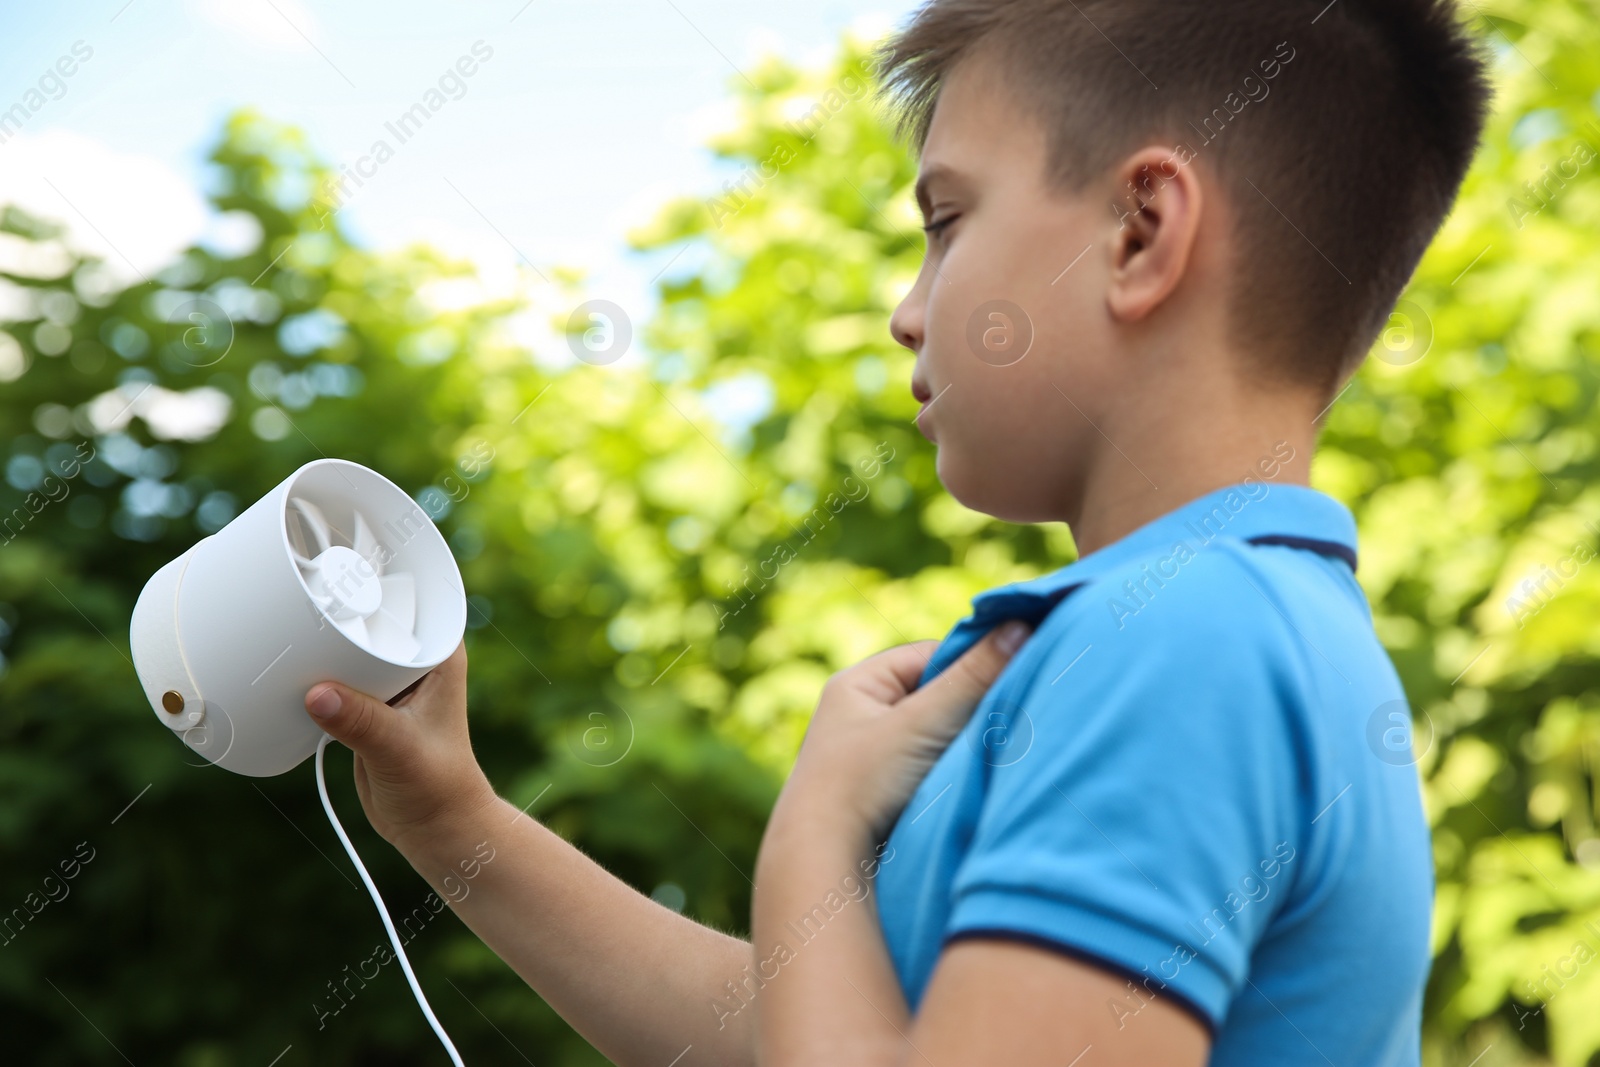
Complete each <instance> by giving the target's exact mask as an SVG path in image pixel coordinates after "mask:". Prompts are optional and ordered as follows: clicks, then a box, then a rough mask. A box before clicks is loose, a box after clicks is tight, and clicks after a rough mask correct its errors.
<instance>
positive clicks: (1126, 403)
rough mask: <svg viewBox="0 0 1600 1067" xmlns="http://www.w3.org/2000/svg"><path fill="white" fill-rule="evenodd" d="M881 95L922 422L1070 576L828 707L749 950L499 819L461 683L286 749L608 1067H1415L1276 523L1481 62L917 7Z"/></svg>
mask: <svg viewBox="0 0 1600 1067" xmlns="http://www.w3.org/2000/svg"><path fill="white" fill-rule="evenodd" d="M882 70H883V73H884V75H885V77H886V79H887V81H888V84H889V86H890V88H891V89H892V90H893V91H894V95H895V99H896V100H897V102H898V104H899V105H900V108H901V116H902V119H903V121H904V124H905V126H906V127H907V128H908V129H909V130H910V131H911V133H912V134H913V137H914V139H915V141H916V143H917V145H918V147H919V148H920V150H921V171H920V175H919V179H918V183H917V198H918V202H919V204H920V205H921V208H922V210H923V213H924V215H925V218H926V222H927V227H926V228H927V230H928V248H927V253H926V259H925V262H924V265H923V270H922V273H921V275H920V276H919V278H918V280H917V282H916V285H915V287H914V288H913V289H912V291H911V292H910V294H909V295H908V296H907V297H906V299H905V300H904V302H903V303H902V304H901V305H900V307H899V308H898V309H897V310H896V311H895V313H894V316H893V319H892V321H891V330H892V332H893V334H894V337H895V339H896V340H897V341H899V342H900V343H901V344H903V345H905V346H906V347H908V348H910V349H911V350H912V351H914V352H915V353H916V354H917V361H916V368H915V371H914V373H913V376H912V390H913V392H914V393H915V395H916V396H917V397H918V398H919V399H921V400H922V401H923V402H924V403H923V408H922V411H921V412H920V413H919V415H918V417H917V421H918V425H919V426H920V427H921V428H922V430H923V432H924V433H926V434H927V435H928V436H929V437H930V438H931V439H932V440H933V441H934V442H936V444H937V447H938V469H939V475H940V478H941V480H942V481H943V482H944V484H945V485H946V487H947V488H949V490H950V491H951V493H952V494H953V495H955V496H956V497H957V498H958V499H959V500H961V501H962V502H963V503H965V504H966V505H967V506H969V507H972V508H975V509H978V510H981V511H985V512H987V513H989V514H991V515H994V516H996V517H998V518H1001V519H1004V520H1006V521H1010V522H1019V523H1021V522H1051V521H1065V522H1067V523H1068V524H1069V525H1070V527H1071V529H1072V532H1073V534H1074V536H1075V539H1076V541H1077V544H1078V548H1079V552H1080V556H1079V559H1078V560H1077V561H1076V562H1075V563H1073V564H1071V565H1069V566H1067V567H1064V568H1062V569H1061V570H1059V571H1056V572H1055V573H1053V574H1049V575H1046V576H1044V577H1042V578H1039V579H1036V580H1034V581H1030V582H1023V583H1019V584H1017V585H1013V586H1008V587H1005V588H1002V589H998V590H993V591H991V592H988V593H985V594H983V595H982V596H980V597H978V598H977V600H976V601H975V602H974V611H973V614H972V615H971V616H969V617H968V618H967V619H965V620H963V621H962V622H961V623H960V624H959V625H957V627H956V628H955V630H954V631H953V632H952V633H951V634H950V635H949V636H948V637H947V638H946V639H945V640H944V642H943V643H941V644H940V645H938V647H937V649H933V648H932V647H931V643H930V645H912V646H905V647H904V648H901V649H895V650H891V651H890V652H886V653H882V654H880V655H879V656H875V657H873V658H872V659H869V660H867V661H866V662H865V663H862V664H860V665H858V666H856V667H854V668H851V669H850V670H848V671H845V672H842V673H841V674H840V675H838V676H836V677H835V679H834V680H832V681H830V683H829V684H828V686H827V687H825V689H824V691H823V695H822V699H821V702H820V704H819V707H818V710H817V713H816V716H815V717H814V718H813V720H812V723H811V726H810V728H809V730H808V732H807V735H806V740H805V743H804V745H803V746H802V749H801V753H800V756H799V759H798V760H797V762H796V765H795V769H794V772H793V774H792V776H791V778H790V781H789V783H788V784H787V785H786V786H785V789H784V792H783V795H782V797H781V798H780V800H779V802H778V805H777V808H776V809H775V810H774V813H773V816H772V821H771V823H770V824H769V827H768V830H767V834H766V837H765V839H764V841H763V844H762V850H761V857H760V862H759V864H758V868H757V873H756V885H757V890H756V894H755V907H754V916H753V923H752V928H753V934H754V936H753V943H746V942H742V941H738V940H736V939H733V938H729V937H726V936H724V935H722V934H719V933H716V932H714V931H711V930H708V929H705V928H704V927H700V926H698V925H697V924H695V923H693V922H692V921H690V920H688V919H685V918H684V917H682V916H679V915H677V914H675V913H672V912H669V911H667V910H666V909H664V908H660V907H658V906H657V905H655V904H654V903H653V902H651V901H649V900H647V899H645V898H644V897H643V896H641V895H640V894H638V893H636V892H634V891H633V890H632V889H630V888H628V887H626V886H625V885H623V884H622V883H620V882H618V881H617V880H616V879H614V878H612V877H611V876H610V875H608V874H606V873H605V872H604V871H602V870H601V869H599V868H598V867H597V866H596V865H594V864H593V863H592V862H590V861H588V860H587V859H586V858H585V857H583V856H582V855H581V854H580V853H578V852H577V851H576V850H575V849H572V848H571V847H570V846H568V845H566V844H565V843H564V842H562V841H561V840H560V839H559V838H558V837H556V836H555V835H554V834H551V833H549V832H548V831H546V830H544V829H543V828H542V827H540V826H539V825H538V824H537V823H536V822H534V821H533V820H531V819H529V818H527V817H524V816H519V813H518V812H517V811H516V809H515V808H514V807H512V806H510V805H509V804H507V803H506V802H504V801H500V800H498V799H497V798H496V797H495V796H494V793H493V790H492V789H491V788H490V786H489V784H488V782H487V781H486V780H485V779H484V778H483V775H482V772H481V771H480V770H478V768H477V765H476V763H475V761H474V760H473V758H472V755H471V749H470V744H469V742H468V737H467V726H466V717H465V706H464V680H465V657H464V654H462V653H459V652H458V654H457V656H456V657H455V658H453V659H452V660H451V661H449V662H448V663H446V664H445V665H444V666H442V667H441V668H440V669H439V670H438V671H436V672H435V673H434V674H433V675H430V676H429V677H428V678H427V679H426V680H425V681H424V683H423V684H422V685H421V686H420V687H419V688H418V689H417V690H416V691H415V692H413V693H412V694H411V695H410V696H408V697H407V698H405V700H403V701H401V702H399V703H398V704H397V706H396V707H395V708H388V707H385V706H384V705H382V704H380V703H377V702H376V701H373V700H371V699H370V698H367V697H364V696H362V695H360V694H355V693H351V692H350V691H348V690H343V689H341V688H339V687H335V686H318V687H316V688H315V689H313V690H312V691H311V693H309V694H308V696H307V706H308V709H310V710H311V711H312V712H313V714H317V715H318V721H319V722H322V723H323V724H324V728H325V729H327V730H328V731H329V733H331V734H333V736H334V737H336V738H338V739H339V740H341V741H344V742H345V743H346V744H348V745H350V747H352V748H353V749H355V751H356V753H357V760H356V775H357V782H358V786H359V787H360V789H361V796H362V801H363V804H364V806H365V807H366V810H367V813H368V816H369V818H371V819H372V821H373V824H374V826H375V827H376V828H377V829H378V830H379V832H380V833H382V834H383V835H384V836H385V837H386V838H387V839H388V840H390V841H391V842H393V843H394V844H396V846H397V847H399V848H400V849H401V850H402V851H403V852H404V853H405V854H406V856H407V857H408V858H409V859H410V860H411V862H412V863H413V865H414V866H416V867H417V869H418V870H419V871H420V872H422V873H423V874H424V876H425V877H428V878H429V879H430V881H435V882H437V881H439V880H440V878H441V877H442V876H443V875H444V874H445V873H447V872H449V871H450V870H451V869H452V866H453V864H454V862H455V861H456V860H458V859H460V858H463V857H469V856H470V855H472V852H473V849H474V847H475V846H476V845H477V844H478V842H480V841H482V840H485V839H487V840H489V841H490V842H491V843H492V844H493V845H494V846H495V848H496V849H497V855H498V856H499V857H501V858H498V859H497V860H496V863H495V864H494V866H493V868H484V870H483V871H482V873H481V874H480V875H479V877H478V879H477V880H476V881H475V883H474V891H473V893H472V894H470V896H468V897H467V898H466V899H465V900H463V901H462V902H461V903H460V904H458V905H457V911H458V913H459V914H460V915H461V917H462V919H463V920H464V921H466V922H467V923H468V925H470V926H471V927H472V928H473V929H474V930H475V931H477V933H478V934H479V935H480V936H481V937H482V938H483V939H484V941H485V942H486V943H488V944H489V945H490V946H491V947H492V948H494V949H495V951H496V952H498V953H499V954H500V955H501V956H502V957H503V958H505V959H506V960H507V961H508V962H510V963H511V964H512V965H513V966H514V967H515V968H516V969H517V970H518V972H519V973H520V974H521V975H522V976H523V977H524V978H525V979H526V980H527V981H528V982H529V984H531V985H532V986H533V987H534V988H536V989H537V990H539V991H540V993H542V994H543V995H544V996H545V997H546V998H547V999H548V1000H549V1001H550V1002H551V1004H552V1005H553V1006H554V1007H556V1009H557V1010H558V1011H560V1012H561V1013H562V1015H563V1016H564V1017H565V1018H567V1019H568V1021H570V1022H571V1023H572V1024H573V1026H574V1027H576V1028H577V1029H578V1030H579V1031H580V1032H582V1033H583V1034H584V1035H585V1036H586V1037H588V1038H589V1039H590V1040H591V1041H593V1042H594V1043H595V1044H596V1046H597V1047H598V1048H600V1049H601V1051H602V1052H605V1053H606V1054H607V1055H608V1056H610V1057H611V1058H612V1059H614V1060H616V1061H617V1062H620V1063H647V1064H656V1065H665V1064H668V1063H673V1062H680V1063H682V1064H685V1065H687V1064H689V1063H710V1062H728V1063H752V1062H756V1061H757V1060H760V1061H761V1062H769V1061H770V1062H794V1063H885V1064H889V1063H899V1062H908V1063H909V1062H923V1063H934V1064H941V1065H943V1064H963V1063H971V1062H980V1061H981V1062H1006V1063H1009V1064H1032V1063H1040V1064H1043V1063H1052V1064H1068V1063H1078V1062H1080V1060H1081V1062H1082V1063H1083V1064H1084V1065H1085V1067H1087V1065H1090V1064H1095V1065H1107V1064H1150V1063H1171V1064H1201V1063H1211V1064H1213V1065H1217V1067H1222V1065H1226V1067H1241V1065H1256V1064H1263V1065H1264V1064H1285V1063H1328V1064H1338V1065H1341V1067H1343V1065H1350V1067H1375V1065H1415V1064H1417V1063H1418V1062H1419V1040H1418V1029H1419V1022H1420V1010H1421V996H1422V988H1423V984H1424V982H1425V980H1426V977H1427V972H1428V966H1429V953H1428V932H1429V929H1428V928H1429V918H1430V907H1431V898H1432V874H1431V865H1430V847H1429V839H1428V829H1427V824H1426V821H1425V819H1424V817H1423V812H1422V806H1421V800H1420V796H1419V789H1418V782H1417V778H1416V773H1415V770H1414V769H1413V768H1412V766H1411V765H1410V761H1409V759H1408V758H1406V757H1405V755H1404V753H1403V748H1404V746H1398V747H1399V749H1400V750H1401V754H1400V755H1398V756H1397V755H1396V752H1397V746H1395V745H1393V744H1390V743H1389V741H1388V733H1389V732H1392V729H1393V728H1394V724H1395V723H1396V722H1400V723H1402V724H1404V723H1407V722H1409V718H1408V716H1407V714H1406V713H1405V703H1404V700H1405V696H1404V693H1403V691H1402V690H1401V687H1400V684H1399V680H1398V678H1397V676H1396V675H1395V672H1394V670H1393V667H1392V665H1391V664H1390V662H1389V660H1388V658H1387V656H1386V655H1385V653H1384V652H1383V649H1382V647H1381V646H1380V645H1379V643H1378V641H1377V639H1376V637H1375V635H1374V633H1373V630H1372V625H1371V618H1370V613H1369V609H1368V607H1367V604H1366V601H1365V598H1364V596H1363V594H1362V592H1361V588H1360V586H1359V585H1358V584H1357V583H1356V580H1355V578H1354V569H1355V566H1356V562H1357V555H1356V543H1355V524H1354V521H1353V519H1352V517H1351V515H1350V513H1349V512H1348V511H1347V510H1346V509H1345V508H1344V506H1343V505H1341V504H1339V503H1338V502H1337V501H1334V500H1333V499H1331V498H1329V497H1327V496H1325V495H1323V494H1321V493H1319V492H1316V491H1314V490H1312V489H1310V488H1309V487H1308V485H1307V481H1308V467H1309V460H1310V457H1311V452H1312V448H1313V446H1314V443H1315V436H1316V430H1315V427H1316V424H1317V422H1318V420H1319V419H1320V418H1321V415H1322V414H1323V413H1324V412H1325V411H1326V409H1327V407H1328V406H1329V405H1330V404H1331V402H1332V401H1333V399H1334V398H1335V397H1336V395H1337V393H1338V391H1339V389H1340V387H1341V386H1342V385H1343V383H1344V382H1345V381H1346V380H1347V379H1348V377H1349V376H1350V374H1351V373H1353V372H1354V370H1355V368H1356V366H1357V365H1359V363H1360V361H1361V358H1362V357H1363V355H1364V354H1365V352H1366V350H1367V349H1368V347H1369V346H1370V345H1371V343H1372V342H1373V340H1374V339H1375V337H1376V335H1377V333H1378V331H1379V329H1380V328H1381V326H1382V324H1383V323H1384V321H1385V319H1386V317H1387V315H1388V312H1389V310H1390V308H1391V307H1392V306H1393V303H1394V301H1395V299H1396V298H1397V296H1398V295H1399V293H1400V291H1401V289H1402V288H1403V287H1404V285H1405V283H1406V281H1407V279H1408V278H1409V277H1410V274H1411V272H1412V270H1413V269H1414V267H1415V265H1416V263H1417V261H1418V259H1419V258H1420V256H1421V254H1422V251H1423V249H1424V248H1425V247H1426V246H1427V244H1428V242H1429V240H1430V239H1431V238H1432V235H1433V234H1434V232H1435V231H1436V230H1437V228H1438V226H1439V224H1440V223H1441V221H1442V220H1443V218H1444V216H1445V214H1446V212H1447V211H1448V209H1449V206H1450V204H1451V202H1452V201H1453V199H1454V196H1455V193H1456V190H1457V187H1458V186H1459V183H1460V181H1461V178H1462V176H1463V174H1464V172H1465V170H1466V168H1467V166H1468V164H1469V162H1470V159H1471V157H1472V154H1473V150H1474V147H1475V145H1476V142H1477V138H1478V135H1479V132H1480V130H1481V126H1482V123H1483V119H1484V111H1485V108H1486V102H1487V96H1488V91H1487V88H1486V82H1485V75H1484V69H1483V64H1482V62H1481V60H1480V59H1479V58H1478V56H1477V54H1476V52H1475V50H1474V49H1473V47H1472V45H1471V43H1470V41H1469V39H1468V37H1467V36H1466V34H1465V33H1464V32H1463V31H1462V30H1461V29H1460V27H1459V26H1458V24H1457V23H1456V21H1455V19H1454V15H1453V12H1452V10H1451V8H1450V7H1449V6H1448V5H1447V4H1445V3H1441V2H1436V0H1399V2H1393V0H1391V2H1388V3H1383V2H1380V0H1333V2H1331V3H1327V2H1326V0H1317V2H1314V3H1308V2H1300V0H1217V2H1214V3H1209V4H1179V3H1176V2H1171V0H1077V2H1074V0H1066V2H1065V3H1062V2H1060V0H931V2H930V3H928V4H927V5H925V6H924V7H923V8H922V9H920V10H919V11H918V12H917V14H916V15H915V16H914V18H913V20H912V21H911V23H910V24H909V25H908V26H907V27H906V28H905V29H904V30H903V31H901V32H900V34H899V35H898V36H897V37H896V38H895V39H894V40H893V41H891V42H890V44H889V46H888V47H887V49H886V50H885V52H884V55H883V64H882ZM1108 206H1109V207H1110V210H1109V211H1108V210H1107V208H1108ZM1006 620H1013V621H1012V622H1009V623H1006ZM1016 620H1020V622H1021V623H1022V624H1023V626H1022V627H1019V626H1018V625H1017V622H1016ZM1002 623H1005V625H999V624H1002ZM1025 627H1033V628H1034V633H1033V636H1032V637H1031V638H1029V639H1028V640H1027V643H1026V644H1025V645H1023V646H1022V647H1021V648H1020V650H1018V645H1019V643H1020V642H1021V639H1022V637H1023V636H1024V635H1025V634H1024V632H1023V631H1024V629H1025ZM986 634H989V635H990V636H988V637H985V636H984V635H986ZM980 638H981V640H980ZM1013 652H1015V658H1014V659H1011V660H1010V661H1009V662H1008V660H1007V657H1008V656H1010V655H1011V654H1012V653H1013ZM929 653H931V654H932V659H931V661H928V662H926V664H924V657H925V656H927V655H928V654H929ZM996 676H998V680H997V681H996V680H995V679H996ZM936 678H937V679H939V680H941V681H945V682H948V683H950V684H932V683H933V682H934V680H935V679H936ZM991 681H994V685H993V687H992V688H990V682H991ZM919 683H920V685H919ZM325 703H326V704H327V705H332V707H333V710H332V712H331V714H327V715H322V714H320V713H322V712H324V711H327V710H328V708H327V707H325V706H324V705H325ZM974 706H976V708H977V711H976V713H974V712H973V708H974ZM957 734H959V736H956V735H957ZM952 737H955V738H956V739H955V740H954V741H951V738H952ZM505 857H510V860H509V861H507V859H505ZM869 884H871V885H875V887H876V889H877V893H876V894H875V896H873V897H871V898H870V900H871V902H870V903H868V897H867V893H866V886H867V885H869ZM758 1023H759V1025H758Z"/></svg>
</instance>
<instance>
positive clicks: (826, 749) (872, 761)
mask: <svg viewBox="0 0 1600 1067" xmlns="http://www.w3.org/2000/svg"><path fill="white" fill-rule="evenodd" d="M1029 632H1030V630H1029V628H1028V626H1027V625H1026V624H1025V623H1021V622H1017V621H1012V622H1008V623H1002V624H1001V625H1000V626H998V627H996V628H995V630H994V631H992V632H990V633H989V634H987V635H986V636H985V637H984V638H983V640H981V641H979V642H978V643H977V644H976V645H974V646H973V647H972V648H970V649H968V650H967V652H966V654H965V655H963V656H962V657H961V658H960V659H958V660H956V661H955V662H954V663H952V664H951V665H950V666H949V667H948V668H946V669H945V670H944V671H943V672H942V673H941V674H939V675H938V677H936V678H934V679H933V680H932V681H930V682H929V683H928V684H927V685H926V686H923V687H922V688H920V689H918V688H917V681H918V679H919V678H920V677H921V675H922V671H923V668H924V667H926V666H927V663H928V657H929V656H930V655H931V654H932V652H933V650H934V648H936V647H937V646H938V642H937V641H918V642H916V643H914V644H909V645H900V646H899V647H897V648H891V649H889V650H888V651H886V652H880V653H878V654H877V655H876V656H872V657H870V658H869V659H865V660H863V661H861V662H860V663H858V664H856V665H855V666H854V667H850V668H847V669H846V670H843V671H840V672H839V673H838V674H835V675H834V676H833V677H832V678H830V679H828V683H827V685H825V686H823V687H822V697H821V699H820V700H819V701H818V703H817V711H816V714H815V715H814V716H812V719H811V724H810V726H808V727H807V729H806V736H805V740H804V742H802V744H801V746H800V754H799V756H798V757H797V758H796V760H795V765H794V770H793V772H792V773H791V774H790V776H789V781H788V782H787V783H786V784H785V785H784V788H783V794H782V796H780V797H779V801H778V804H779V807H780V808H783V809H785V814H786V815H789V816H793V817H799V818H801V819H803V820H806V821H811V820H814V819H817V818H822V819H825V820H833V821H835V822H836V823H837V821H838V820H840V819H843V820H844V826H843V827H842V829H843V830H844V831H845V832H847V833H852V834H862V833H864V834H866V835H867V837H866V838H863V839H862V840H867V841H871V842H877V841H881V840H882V839H883V837H884V836H885V835H886V834H887V833H888V832H889V829H890V827H891V826H892V825H893V824H894V820H895V818H896V817H897V816H898V815H899V814H900V812H901V811H902V810H903V809H904V808H905V806H906V803H907V802H908V801H909V800H910V799H911V794H912V793H914V792H915V791H916V788H917V786H918V784H919V783H921V781H922V779H923V778H924V777H925V776H926V775H927V773H928V770H929V768H931V767H932V766H933V763H934V761H935V760H936V759H938V758H939V754H940V753H941V752H943V751H944V750H945V748H946V747H947V746H948V745H949V744H950V740H951V739H952V738H953V737H955V736H956V734H958V733H960V732H961V728H962V726H964V725H965V724H966V722H967V720H968V719H970V718H971V717H972V711H973V709H974V708H976V707H977V705H978V701H979V700H981V699H982V698H983V695H984V694H985V693H986V692H988V690H989V686H990V685H991V684H993V682H994V680H995V678H997V677H998V676H999V674H1000V671H1001V669H1002V668H1004V667H1005V665H1006V664H1007V663H1008V662H1010V660H1011V656H1012V654H1013V653H1015V652H1016V650H1017V649H1018V648H1020V647H1021V646H1022V642H1023V641H1024V640H1026V639H1027V637H1028V634H1029Z"/></svg>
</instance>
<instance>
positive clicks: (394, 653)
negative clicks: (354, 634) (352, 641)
mask: <svg viewBox="0 0 1600 1067" xmlns="http://www.w3.org/2000/svg"><path fill="white" fill-rule="evenodd" d="M367 634H368V636H369V637H370V638H371V640H370V641H369V642H368V644H367V647H368V648H369V649H371V650H372V651H373V652H376V653H377V654H378V655H380V656H383V657H385V658H387V659H392V660H396V661H398V662H400V663H410V662H411V661H412V660H414V659H416V658H417V653H419V652H421V651H422V642H421V641H418V640H417V639H416V636H415V635H413V634H412V632H411V629H410V628H409V627H406V626H401V625H400V621H399V620H398V619H396V618H395V617H394V616H393V615H390V614H389V613H388V611H387V610H385V609H384V608H381V607H380V608H379V609H378V610H377V611H374V612H373V613H372V614H371V615H368V616H367Z"/></svg>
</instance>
